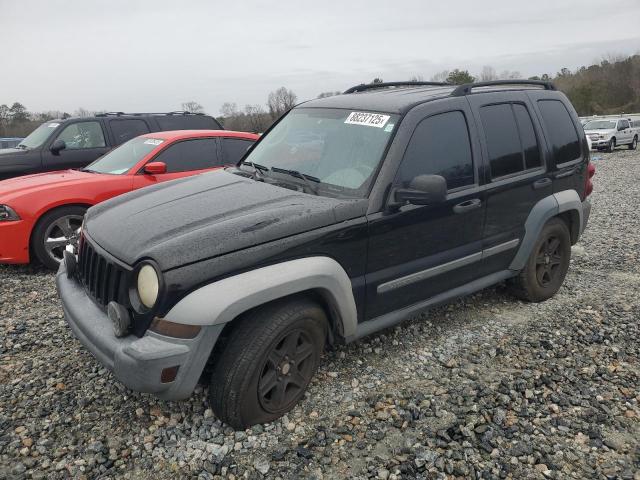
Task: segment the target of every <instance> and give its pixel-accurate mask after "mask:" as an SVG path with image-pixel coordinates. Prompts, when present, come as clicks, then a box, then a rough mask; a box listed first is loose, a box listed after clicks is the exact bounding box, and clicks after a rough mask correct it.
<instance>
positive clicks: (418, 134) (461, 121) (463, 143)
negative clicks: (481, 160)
mask: <svg viewBox="0 0 640 480" xmlns="http://www.w3.org/2000/svg"><path fill="white" fill-rule="evenodd" d="M418 175H442V176H443V177H444V178H445V180H446V181H447V189H449V190H452V189H454V188H460V187H464V186H467V185H472V184H473V183H474V174H473V157H472V155H471V142H470V141H469V130H468V128H467V122H466V120H465V117H464V114H463V113H462V112H459V111H455V112H447V113H441V114H438V115H434V116H432V117H428V118H426V119H424V120H422V121H421V122H420V123H419V124H418V126H417V127H416V129H415V131H414V132H413V135H412V136H411V140H410V142H409V145H408V146H407V151H406V152H405V154H404V158H403V160H402V164H401V165H400V169H399V170H398V173H397V175H396V181H395V183H396V184H401V185H403V186H408V185H409V183H410V182H411V180H413V179H414V178H415V177H417V176H418Z"/></svg>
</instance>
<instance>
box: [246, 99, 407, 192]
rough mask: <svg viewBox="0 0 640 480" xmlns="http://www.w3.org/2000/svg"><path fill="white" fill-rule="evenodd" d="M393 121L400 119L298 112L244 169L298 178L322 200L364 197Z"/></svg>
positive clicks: (274, 132)
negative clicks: (251, 167)
mask: <svg viewBox="0 0 640 480" xmlns="http://www.w3.org/2000/svg"><path fill="white" fill-rule="evenodd" d="M397 121H398V115H390V114H380V113H375V112H354V111H350V110H342V109H328V108H297V109H294V110H292V111H291V112H289V114H288V115H287V116H286V117H285V118H283V119H282V120H281V121H280V122H279V123H278V124H277V125H276V126H275V127H274V128H273V130H271V131H270V132H269V133H268V134H267V135H266V136H265V137H264V139H263V140H262V141H261V142H260V143H258V144H257V145H256V146H255V148H254V149H253V150H252V151H251V153H249V155H248V156H247V157H246V158H245V159H244V163H253V164H255V165H257V166H259V167H263V166H264V167H267V168H268V169H273V170H270V171H268V172H267V177H269V176H272V175H273V172H276V173H277V172H282V171H283V170H288V171H294V173H301V174H302V175H303V176H306V177H308V179H312V180H313V181H314V183H316V184H317V188H314V189H313V190H314V193H317V194H320V195H323V194H325V195H328V196H348V197H365V196H366V195H367V193H368V188H369V185H370V184H371V182H372V181H373V177H374V175H375V173H376V171H377V167H378V164H379V163H380V161H381V159H382V155H383V154H384V151H385V148H386V146H387V144H388V143H389V140H390V139H391V136H392V133H393V130H394V127H395V125H396V123H397ZM302 180H303V181H304V179H302ZM306 183H307V184H308V182H306Z"/></svg>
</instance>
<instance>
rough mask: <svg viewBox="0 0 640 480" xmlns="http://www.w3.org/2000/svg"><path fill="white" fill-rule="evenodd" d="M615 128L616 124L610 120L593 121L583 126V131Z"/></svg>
mask: <svg viewBox="0 0 640 480" xmlns="http://www.w3.org/2000/svg"><path fill="white" fill-rule="evenodd" d="M614 128H616V122H612V121H611V120H593V121H591V122H589V123H587V124H586V125H585V126H584V129H585V130H612V129H614Z"/></svg>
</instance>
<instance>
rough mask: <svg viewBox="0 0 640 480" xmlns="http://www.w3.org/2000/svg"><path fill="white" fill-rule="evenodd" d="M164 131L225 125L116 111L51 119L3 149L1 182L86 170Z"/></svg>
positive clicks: (196, 117) (181, 115) (203, 118)
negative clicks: (113, 152) (112, 152)
mask: <svg viewBox="0 0 640 480" xmlns="http://www.w3.org/2000/svg"><path fill="white" fill-rule="evenodd" d="M166 130H222V126H221V125H220V124H219V123H218V122H217V120H216V119H215V118H213V117H210V116H208V115H204V114H200V113H197V114H194V113H189V112H170V113H123V112H114V113H103V114H98V115H96V116H95V117H82V118H67V119H64V120H50V121H48V122H45V123H43V124H42V125H40V126H39V127H38V128H36V129H35V130H34V131H33V132H31V134H29V136H27V137H26V138H25V139H24V140H22V141H21V142H20V143H19V144H18V145H17V146H16V147H15V148H6V149H0V180H4V179H7V178H12V177H18V176H20V175H27V174H30V173H39V172H47V171H52V170H63V169H67V168H82V167H86V166H87V165H89V164H90V163H91V162H93V161H94V160H95V159H96V158H98V157H99V156H101V155H103V154H105V153H106V152H108V151H109V150H111V149H112V148H113V147H116V146H118V145H120V144H121V143H124V142H126V141H127V140H130V139H132V138H134V137H137V136H138V135H142V134H144V133H149V132H160V131H166Z"/></svg>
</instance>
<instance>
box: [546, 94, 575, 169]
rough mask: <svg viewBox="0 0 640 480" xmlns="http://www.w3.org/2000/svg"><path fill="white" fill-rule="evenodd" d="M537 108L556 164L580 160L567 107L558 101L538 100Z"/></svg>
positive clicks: (573, 127)
mask: <svg viewBox="0 0 640 480" xmlns="http://www.w3.org/2000/svg"><path fill="white" fill-rule="evenodd" d="M538 108H540V113H541V114H542V120H543V122H544V125H545V127H546V128H545V131H546V134H547V138H548V140H549V143H550V147H551V149H552V150H553V156H554V158H555V160H556V164H562V163H566V162H570V161H572V160H576V159H578V158H580V155H581V151H580V139H579V138H578V133H577V132H576V127H575V126H574V124H573V120H572V119H571V115H569V112H568V111H567V107H565V106H564V104H563V103H562V102H561V101H559V100H538Z"/></svg>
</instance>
